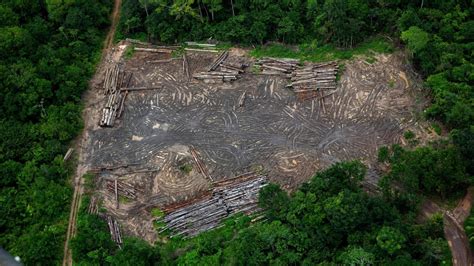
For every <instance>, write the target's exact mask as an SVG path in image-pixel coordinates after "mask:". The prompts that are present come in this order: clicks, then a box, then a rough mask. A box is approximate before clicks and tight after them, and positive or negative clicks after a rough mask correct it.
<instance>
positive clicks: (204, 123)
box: [84, 42, 430, 242]
mask: <svg viewBox="0 0 474 266" xmlns="http://www.w3.org/2000/svg"><path fill="white" fill-rule="evenodd" d="M127 45H129V44H127V43H126V42H124V43H121V44H120V45H118V46H117V47H116V49H115V50H114V51H113V52H111V53H110V54H109V55H108V58H107V59H106V60H108V62H109V63H110V65H113V64H116V63H118V65H119V68H120V70H121V71H123V72H124V73H132V74H133V75H132V78H131V80H130V83H129V84H127V85H128V86H127V87H128V88H150V89H148V90H131V89H130V90H129V91H128V94H127V96H126V99H125V100H124V107H123V108H124V109H123V114H122V116H121V117H120V119H118V120H116V121H115V123H114V126H113V127H110V128H109V127H107V128H105V127H104V128H102V127H99V126H98V122H99V120H100V119H101V115H102V109H101V108H102V107H103V106H104V104H105V103H104V102H105V101H107V97H104V91H103V89H102V87H103V85H102V83H103V82H104V78H105V73H106V69H105V68H104V69H102V71H100V72H99V74H98V75H97V76H96V78H95V80H94V81H93V83H94V84H95V91H94V94H95V97H96V99H97V102H96V103H95V104H93V105H91V106H89V107H88V109H87V110H88V113H89V114H90V116H89V118H88V122H87V125H88V126H87V127H86V130H87V133H88V134H87V135H88V140H87V144H86V147H84V148H85V149H86V154H87V156H85V157H86V158H85V161H86V162H87V163H86V164H87V165H88V168H89V170H90V171H91V170H92V171H94V172H96V173H98V175H97V176H98V178H97V180H96V182H97V184H96V185H97V191H96V193H95V195H94V198H95V200H94V201H93V204H95V205H100V206H103V207H104V208H105V209H106V213H107V215H111V216H112V217H113V218H114V219H116V220H118V221H119V222H120V224H121V225H122V229H124V230H125V231H126V232H127V233H130V234H133V235H136V236H140V237H142V238H144V239H146V240H148V241H150V242H153V241H155V240H156V239H157V229H156V228H155V227H154V226H153V223H154V221H155V220H157V219H158V220H160V219H163V221H164V222H166V225H167V226H168V227H170V228H173V225H175V224H180V225H179V226H180V227H179V228H178V229H177V230H178V231H180V232H181V233H183V234H185V235H192V234H195V233H197V232H199V231H202V230H205V229H207V228H209V227H212V226H215V225H216V224H217V222H218V221H219V220H220V219H222V218H224V217H227V216H228V215H229V214H232V213H234V212H237V211H245V212H251V211H254V210H255V203H256V193H257V191H258V189H255V187H254V186H253V185H249V184H253V183H255V184H256V185H255V186H261V185H263V183H265V182H267V180H268V181H270V182H276V183H279V184H281V185H282V186H283V187H284V188H285V189H288V190H292V189H294V188H295V187H297V186H298V185H299V184H301V183H302V182H304V181H306V180H308V179H309V178H310V177H311V176H312V175H313V174H314V173H315V172H316V171H317V170H319V169H323V168H326V167H328V166H329V165H331V164H333V163H335V162H338V161H343V160H351V159H360V160H362V161H364V162H365V163H366V164H367V165H369V167H370V169H369V175H368V177H367V183H369V184H370V183H372V184H373V183H374V182H375V181H376V180H377V177H378V175H377V169H375V168H374V167H372V165H374V160H375V157H376V151H377V148H378V147H380V146H382V145H390V144H393V143H400V142H403V141H404V140H403V137H402V136H403V132H405V131H406V130H411V131H413V132H415V133H416V135H417V136H420V137H422V139H427V138H429V134H430V132H428V131H427V130H426V129H425V126H424V125H422V124H419V123H418V122H417V119H416V117H417V114H419V112H420V109H421V108H422V106H423V103H421V104H420V102H419V101H420V99H421V97H420V98H418V99H417V96H416V95H419V91H418V89H417V86H416V84H418V82H419V81H417V80H416V78H414V77H412V75H411V73H412V72H411V70H410V68H409V67H408V64H407V63H406V61H405V59H404V57H403V56H402V55H400V54H392V55H376V56H375V57H374V58H375V61H374V62H373V63H369V62H367V61H366V60H364V59H362V58H361V59H356V60H352V61H350V62H345V66H344V68H343V69H340V73H339V75H340V79H339V80H338V82H337V86H336V89H335V90H333V91H332V92H331V94H330V95H328V96H327V97H317V98H313V99H309V100H301V97H297V96H296V95H295V93H294V92H293V91H292V90H290V89H288V88H287V87H286V85H288V84H289V83H290V79H289V78H287V77H286V76H285V75H264V74H262V73H256V72H255V71H254V67H253V65H254V64H255V59H252V58H249V57H247V56H246V52H245V51H243V50H240V49H231V50H230V53H229V56H228V58H227V59H226V60H227V61H228V62H231V63H234V64H237V63H238V64H245V65H248V67H247V68H246V69H245V73H242V74H240V75H239V78H238V79H237V80H235V81H232V82H215V83H205V82H203V81H200V80H195V79H192V78H191V77H192V75H193V74H195V73H200V72H205V71H207V70H208V68H209V66H211V65H212V63H213V62H214V61H215V59H216V58H218V56H219V54H218V53H206V52H193V51H187V52H186V62H184V63H185V64H183V58H182V57H181V56H180V57H177V58H173V57H172V55H171V54H170V53H151V52H149V51H143V50H142V51H135V53H134V54H133V56H132V57H131V58H130V59H127V60H125V59H123V58H122V55H123V53H124V51H125V50H126V46H127ZM306 66H308V63H307V64H306ZM303 67H304V66H301V68H303ZM249 176H250V177H249ZM236 177H237V178H236ZM262 177H264V182H263V183H262V182H253V183H252V182H251V181H252V180H260V179H259V178H262ZM232 178H234V179H232ZM227 180H230V181H229V182H228V184H227V183H225V182H227ZM249 180H250V181H249ZM222 184H224V185H222ZM245 186H247V187H245ZM248 186H251V187H248ZM235 193H237V194H235ZM239 193H240V194H239ZM233 195H235V196H233ZM206 204H207V205H206ZM209 204H210V205H209ZM199 206H201V207H199ZM202 206H205V207H202ZM229 206H233V207H229ZM186 208H188V209H186ZM189 208H191V209H189ZM206 208H207V209H206ZM222 208H224V209H222ZM232 208H234V209H232ZM97 209H98V208H96V207H94V206H92V210H94V211H96V210H97ZM157 209H160V210H162V211H164V212H165V215H166V216H165V217H164V218H163V217H161V218H160V217H157V215H156V214H155V216H153V215H152V214H151V213H152V210H157ZM186 210H188V212H189V211H192V215H190V214H187V215H188V216H186V217H187V218H186V217H185V215H184V216H183V215H181V216H180V215H177V214H176V212H179V211H181V212H184V211H186ZM216 210H217V211H216ZM231 210H232V211H231ZM173 213H174V215H175V217H178V216H179V217H181V218H176V219H178V220H176V219H175V220H174V222H173V219H171V218H173V217H174V216H173ZM178 214H179V213H178ZM211 214H212V215H211ZM206 215H207V216H209V215H211V216H214V215H215V217H216V219H213V220H212V221H209V222H208V223H203V224H202V226H201V227H199V228H191V227H193V226H194V227H195V226H197V225H196V221H200V220H202V217H205V216H206ZM158 216H161V215H158ZM170 217H171V218H170ZM179 219H182V220H181V221H180V220H179ZM186 219H187V220H186ZM211 225H212V226H211ZM162 226H165V225H162ZM165 227H166V226H165Z"/></svg>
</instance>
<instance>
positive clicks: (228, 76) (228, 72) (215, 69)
mask: <svg viewBox="0 0 474 266" xmlns="http://www.w3.org/2000/svg"><path fill="white" fill-rule="evenodd" d="M228 56H229V52H228V51H224V52H222V53H221V54H220V55H219V56H218V57H217V59H216V60H215V61H214V62H213V63H212V64H211V65H210V66H209V68H208V69H207V71H205V72H200V73H196V74H194V75H193V77H194V78H195V79H199V80H203V81H204V82H206V83H212V82H215V81H224V82H230V81H234V80H236V79H237V78H238V77H239V74H241V73H243V72H244V68H245V67H246V65H245V64H239V63H233V62H229V61H225V60H226V59H227V57H228Z"/></svg>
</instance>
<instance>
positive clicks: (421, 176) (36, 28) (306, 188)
mask: <svg viewBox="0 0 474 266" xmlns="http://www.w3.org/2000/svg"><path fill="white" fill-rule="evenodd" d="M111 6H112V2H111V1H106V0H101V1H91V0H70V1H61V0H45V1H8V0H7V1H2V3H1V4H0V36H1V38H0V54H1V57H0V68H1V71H0V75H2V78H1V79H0V90H1V92H0V110H1V112H0V137H1V141H0V164H1V166H0V171H1V172H0V173H1V174H0V175H1V176H0V189H1V190H0V246H2V247H4V248H5V249H6V250H8V251H9V252H10V253H12V254H13V255H18V256H20V257H21V258H22V260H23V262H25V263H26V264H48V265H49V264H58V263H59V262H60V259H61V257H62V244H63V241H64V236H65V230H66V228H67V216H68V209H69V203H70V198H71V187H70V185H69V183H68V177H69V176H70V175H71V171H72V170H73V167H74V165H72V164H65V163H64V162H63V161H62V156H63V155H64V153H65V151H66V150H67V145H68V144H69V143H70V141H71V140H72V139H73V138H74V137H75V136H76V135H77V134H78V131H79V130H80V128H81V117H80V110H81V103H80V98H81V94H82V93H83V92H84V90H85V89H86V88H87V82H88V79H89V78H90V77H91V75H92V73H93V71H94V64H95V63H97V62H98V60H99V59H100V47H101V41H102V40H103V36H104V29H105V28H106V27H107V25H108V17H109V16H108V15H109V13H110V7H111ZM473 12H474V2H472V1H468V0H464V1H462V0H458V1H455V0H435V1H423V0H418V1H408V0H377V1H375V0H373V1H369V0H367V1H364V0H321V1H317V0H293V1H289V0H286V1H268V0H225V1H224V0H196V1H194V0H174V1H171V0H122V8H121V20H120V24H119V27H118V31H119V32H117V36H118V39H120V38H126V37H131V38H138V39H144V40H148V41H152V42H163V43H175V42H178V43H179V42H182V41H186V40H196V41H214V40H218V41H221V42H228V43H232V44H236V45H244V46H256V47H257V49H261V51H262V52H263V53H264V52H265V47H267V45H266V44H267V43H269V42H279V43H281V44H282V45H286V44H289V45H292V46H291V49H292V51H294V52H295V53H306V54H308V53H312V52H318V51H321V49H319V48H330V49H331V51H351V50H352V49H357V47H358V45H361V44H362V45H363V44H364V42H365V41H366V40H368V39H371V38H374V37H377V36H378V37H380V36H382V37H381V38H383V39H386V40H388V42H390V43H392V44H393V45H395V46H399V47H400V49H404V50H406V51H407V54H408V56H409V57H410V59H411V60H412V62H413V64H414V66H415V67H416V69H417V70H418V72H419V73H420V75H421V76H422V77H423V79H424V80H425V84H424V85H425V86H424V87H425V90H426V92H427V94H429V97H430V98H431V100H432V103H431V105H430V106H429V107H428V108H427V109H426V111H425V112H424V114H423V115H424V118H423V119H429V120H431V121H432V122H433V124H434V125H433V126H434V128H436V129H437V130H438V131H439V132H440V133H443V135H444V136H445V137H444V138H443V140H440V141H437V142H436V143H432V144H430V145H428V146H422V147H419V146H418V145H417V144H416V136H415V137H414V136H411V135H410V134H406V135H405V138H406V139H407V141H409V142H410V143H411V145H410V147H405V148H402V147H400V146H397V145H394V146H393V147H381V149H380V152H379V161H380V163H383V164H385V165H387V166H388V169H389V171H388V172H387V174H386V176H384V178H383V180H382V182H381V184H380V185H381V187H382V191H383V193H381V194H379V195H370V196H369V195H367V193H366V192H364V191H363V189H361V186H360V180H361V178H362V177H363V176H364V172H365V167H364V166H363V165H361V164H360V163H358V162H346V163H340V164H336V165H334V166H333V167H332V168H330V169H328V170H326V171H323V172H320V173H317V174H316V175H315V176H314V177H313V178H312V179H311V180H310V182H308V183H306V184H304V185H303V186H301V187H300V189H298V190H297V191H295V192H293V193H291V195H288V194H287V193H286V192H283V191H282V190H281V189H280V188H279V187H278V186H276V185H269V186H267V187H266V188H265V189H263V190H262V191H261V195H260V204H261V206H262V207H263V208H264V209H265V212H264V217H263V220H261V221H260V222H257V223H251V219H250V218H248V217H243V216H242V217H241V216H239V217H235V218H234V219H231V220H229V221H227V222H226V225H225V226H224V227H221V228H219V229H217V230H214V231H211V232H207V233H204V234H201V235H199V236H198V237H195V238H193V239H188V240H180V239H173V240H172V241H168V242H167V243H157V244H156V245H155V246H150V245H148V244H147V243H145V242H143V241H141V240H138V239H135V238H127V239H125V243H124V246H123V248H122V249H119V248H118V247H117V246H116V245H115V244H114V243H113V242H112V240H111V239H110V235H109V233H108V230H107V225H106V223H105V222H104V221H103V220H101V219H100V218H99V217H97V216H94V215H89V214H86V213H85V211H84V210H82V211H81V213H80V215H79V220H78V234H77V236H76V238H74V239H73V240H72V243H71V244H72V248H73V256H74V260H75V262H77V263H78V264H81V265H106V264H112V265H129V264H134V265H135V264H136V265H153V264H196V265H202V264H204V265H208V264H212V265H214V264H251V265H255V264H270V263H272V264H273V263H275V264H318V263H321V264H349V265H367V264H395V265H437V264H444V263H449V262H450V253H449V248H448V245H447V242H446V240H445V239H444V238H443V228H442V223H443V222H442V219H441V217H439V216H435V217H433V218H432V219H431V220H429V221H427V222H423V223H420V221H419V220H418V219H416V218H417V214H418V211H419V205H420V202H421V200H422V199H423V198H424V197H429V198H434V199H439V200H441V201H450V200H453V199H455V198H456V197H459V196H461V195H462V194H463V193H464V192H465V189H466V187H467V186H469V185H470V184H472V177H473V174H474V123H473V120H474V97H473V96H474V90H473V85H472V84H474V75H473V73H474V71H473V68H474V64H473V56H474V53H473V48H474V20H473V19H472V18H473ZM262 45H263V46H262ZM341 49H342V50H341ZM323 50H324V49H323ZM393 184H396V187H397V188H401V189H393V187H394V186H393ZM85 201H87V198H85ZM82 206H87V204H83V205H82Z"/></svg>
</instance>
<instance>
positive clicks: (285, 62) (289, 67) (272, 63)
mask: <svg viewBox="0 0 474 266" xmlns="http://www.w3.org/2000/svg"><path fill="white" fill-rule="evenodd" d="M299 62H300V61H299V60H298V59H290V58H271V57H264V58H262V59H259V60H257V62H256V63H255V65H256V66H259V67H260V70H261V73H262V74H266V75H287V74H290V73H292V72H293V71H294V70H295V69H296V68H297V67H298V64H299Z"/></svg>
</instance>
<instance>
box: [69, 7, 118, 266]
mask: <svg viewBox="0 0 474 266" xmlns="http://www.w3.org/2000/svg"><path fill="white" fill-rule="evenodd" d="M121 4H122V0H114V9H113V12H112V15H111V25H110V29H109V31H108V33H107V36H106V38H105V41H104V48H103V50H102V59H104V58H105V55H106V54H107V52H108V50H109V49H110V48H112V46H113V44H114V36H115V29H116V28H117V24H118V22H119V18H120V6H121ZM100 63H101V64H102V63H103V60H101V62H100ZM97 69H99V68H97ZM85 115H86V114H84V113H83V118H84V116H85ZM84 140H85V129H83V131H82V133H81V135H80V136H79V139H78V140H77V141H76V142H75V145H74V146H75V150H76V151H77V154H78V165H77V168H76V171H75V174H74V176H73V180H72V181H73V182H72V185H73V187H74V194H73V196H72V202H71V210H70V213H69V223H68V228H67V233H66V241H65V242H64V257H63V263H62V265H63V266H66V265H72V253H71V249H70V247H69V242H70V240H71V239H72V238H73V237H74V235H75V234H76V222H77V214H78V212H79V208H80V205H81V198H82V193H83V180H82V179H83V178H82V177H83V175H84V174H85V173H86V167H85V165H84V160H83V158H84V154H83V149H82V147H83V146H84V145H83V144H85V143H84V142H85V141H84Z"/></svg>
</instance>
